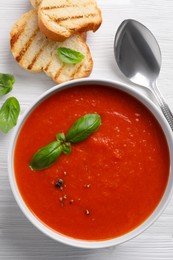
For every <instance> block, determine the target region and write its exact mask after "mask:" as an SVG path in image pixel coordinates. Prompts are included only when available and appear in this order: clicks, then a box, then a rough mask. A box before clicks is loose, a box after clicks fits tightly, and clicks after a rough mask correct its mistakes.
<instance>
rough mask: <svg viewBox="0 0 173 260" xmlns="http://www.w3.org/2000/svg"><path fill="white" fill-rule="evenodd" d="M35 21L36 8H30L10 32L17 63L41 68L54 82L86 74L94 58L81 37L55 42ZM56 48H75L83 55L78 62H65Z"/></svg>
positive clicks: (37, 70)
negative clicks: (59, 56)
mask: <svg viewBox="0 0 173 260" xmlns="http://www.w3.org/2000/svg"><path fill="white" fill-rule="evenodd" d="M37 21H38V19H37V11H36V10H31V11H29V12H28V13H25V14H24V15H23V16H22V17H21V18H20V19H19V20H18V21H17V22H16V23H15V25H14V27H13V29H12V31H11V41H10V42H11V51H12V54H13V56H14V58H15V59H16V61H17V62H18V63H19V65H21V66H22V67H23V68H24V69H26V70H29V71H31V72H41V71H44V72H45V73H46V74H47V75H48V76H50V77H51V78H52V79H53V80H54V81H55V82H57V83H61V82H64V81H68V80H72V79H76V78H83V77H87V76H89V75H90V73H91V71H92V67H93V61H92V57H91V54H90V50H89V48H88V46H87V44H86V43H85V42H84V40H83V38H82V37H81V36H80V35H79V34H77V35H74V36H72V37H70V38H69V39H67V40H66V41H64V42H54V41H52V40H49V39H47V38H46V37H45V36H44V35H43V34H42V33H41V32H40V30H39V27H38V22H37ZM59 47H67V48H71V49H74V50H76V51H79V52H81V53H82V54H83V55H84V56H85V57H84V59H83V60H82V61H81V62H80V63H78V64H65V63H63V62H62V61H61V60H60V59H59V58H58V56H57V49H58V48H59Z"/></svg>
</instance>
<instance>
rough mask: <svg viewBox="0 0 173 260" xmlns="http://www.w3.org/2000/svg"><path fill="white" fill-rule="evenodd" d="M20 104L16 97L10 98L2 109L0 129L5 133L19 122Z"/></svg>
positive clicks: (0, 110) (0, 111)
mask: <svg viewBox="0 0 173 260" xmlns="http://www.w3.org/2000/svg"><path fill="white" fill-rule="evenodd" d="M19 113H20V104H19V102H18V100H17V99H16V98H15V97H10V98H8V99H7V100H6V101H5V103H4V104H3V106H2V107H1V109H0V130H1V131H3V132H4V133H8V131H9V130H10V129H11V128H13V127H14V126H15V125H16V124H17V120H18V116H19Z"/></svg>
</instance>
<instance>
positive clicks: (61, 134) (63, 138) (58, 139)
mask: <svg viewBox="0 0 173 260" xmlns="http://www.w3.org/2000/svg"><path fill="white" fill-rule="evenodd" d="M56 140H57V141H61V143H63V142H65V134H64V133H60V134H56Z"/></svg>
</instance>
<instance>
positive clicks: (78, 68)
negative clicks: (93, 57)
mask: <svg viewBox="0 0 173 260" xmlns="http://www.w3.org/2000/svg"><path fill="white" fill-rule="evenodd" d="M82 66H83V62H82V63H81V64H80V65H79V66H78V67H77V68H76V70H75V71H73V73H72V74H71V75H70V78H74V76H75V75H77V73H79V71H80V70H81V68H82Z"/></svg>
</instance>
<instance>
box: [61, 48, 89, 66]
mask: <svg viewBox="0 0 173 260" xmlns="http://www.w3.org/2000/svg"><path fill="white" fill-rule="evenodd" d="M57 55H58V57H59V58H60V60H61V61H62V62H64V63H67V64H77V63H80V62H81V61H82V60H83V59H84V58H85V56H84V55H83V54H82V53H80V52H78V51H75V50H73V49H69V48H66V47H60V48H58V49H57Z"/></svg>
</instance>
